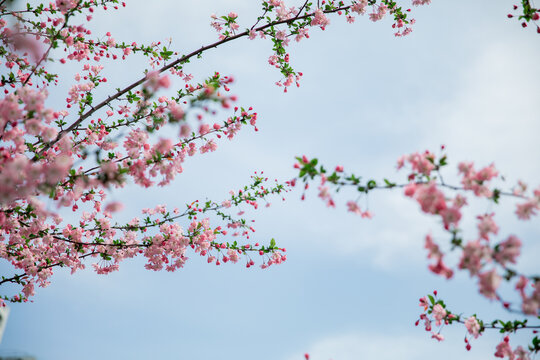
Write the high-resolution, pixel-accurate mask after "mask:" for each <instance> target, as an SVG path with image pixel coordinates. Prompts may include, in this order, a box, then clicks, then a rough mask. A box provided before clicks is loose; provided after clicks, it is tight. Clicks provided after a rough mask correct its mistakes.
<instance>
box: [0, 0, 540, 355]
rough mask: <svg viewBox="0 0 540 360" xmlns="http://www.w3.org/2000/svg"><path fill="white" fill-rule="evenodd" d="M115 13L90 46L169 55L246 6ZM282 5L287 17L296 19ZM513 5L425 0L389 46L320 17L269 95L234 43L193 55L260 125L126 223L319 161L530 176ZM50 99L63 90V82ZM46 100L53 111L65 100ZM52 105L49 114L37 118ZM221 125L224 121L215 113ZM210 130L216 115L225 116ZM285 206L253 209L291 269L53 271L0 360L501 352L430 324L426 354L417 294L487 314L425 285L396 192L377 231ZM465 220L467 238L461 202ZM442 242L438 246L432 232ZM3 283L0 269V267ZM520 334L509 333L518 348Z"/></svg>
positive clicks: (250, 4) (431, 281)
mask: <svg viewBox="0 0 540 360" xmlns="http://www.w3.org/2000/svg"><path fill="white" fill-rule="evenodd" d="M148 4H149V3H148V2H142V1H138V2H132V3H128V7H127V8H125V9H122V10H121V11H119V12H118V13H117V14H116V15H115V16H112V15H113V14H107V15H103V17H100V16H99V14H98V15H96V20H95V22H94V23H93V25H92V26H93V29H95V31H94V32H97V31H99V32H103V33H104V32H106V31H111V32H112V33H113V35H114V37H115V38H116V39H117V40H125V41H132V40H136V41H138V42H150V41H153V40H156V41H157V40H164V39H166V38H169V37H172V39H173V47H175V48H176V49H180V50H181V51H182V52H184V53H187V52H188V51H190V50H192V49H194V48H197V47H200V46H201V45H203V44H207V43H209V42H213V41H215V39H216V37H217V36H216V33H215V32H214V31H213V29H211V27H210V26H209V22H210V17H209V16H210V14H211V13H216V14H224V13H227V12H229V11H236V12H237V13H238V14H239V22H240V23H241V24H242V25H244V26H248V25H250V24H251V23H252V21H253V19H254V18H256V16H257V15H258V11H259V7H260V5H259V4H258V3H257V2H256V1H241V0H235V1H223V2H213V1H208V0H199V1H197V2H196V5H195V3H194V2H190V1H172V0H171V1H159V2H153V3H152V5H151V7H149V6H148ZM293 4H294V3H293V2H291V5H293ZM511 5H512V4H511V3H510V2H507V1H502V0H496V1H494V0H492V1H486V0H479V1H475V2H471V1H464V0H456V1H452V2H442V1H434V3H433V4H432V5H430V6H427V7H422V8H416V9H413V10H414V14H415V18H416V19H417V24H416V25H415V27H414V32H413V33H412V34H411V35H410V36H409V37H407V38H402V39H401V38H395V37H394V36H393V35H392V29H391V27H390V25H391V24H390V23H389V21H383V22H381V23H371V22H370V21H369V19H368V18H367V17H357V20H356V23H355V24H352V25H351V24H346V22H345V20H344V19H343V18H337V17H332V18H331V25H330V26H329V27H328V28H327V30H326V31H324V32H322V31H320V30H316V29H313V30H311V38H310V39H309V40H307V41H303V42H301V43H299V44H296V43H295V44H292V46H291V51H290V52H291V62H292V63H293V64H294V66H295V67H296V69H297V70H299V71H302V72H303V73H304V77H303V79H302V84H301V87H300V88H298V89H296V88H294V89H292V88H291V89H290V91H289V92H288V93H287V94H284V93H283V91H282V89H280V88H278V87H276V86H275V85H274V82H275V81H277V80H279V74H278V73H277V72H276V71H275V69H273V68H271V67H270V66H269V65H268V64H267V58H268V56H269V55H270V54H271V44H270V43H269V42H267V41H263V40H255V41H249V40H240V41H235V42H233V43H231V44H227V45H226V46H224V47H222V48H218V49H214V50H212V51H210V52H208V53H207V54H205V55H204V57H203V59H202V60H199V61H198V62H193V63H192V64H191V65H190V68H189V69H188V71H191V72H192V73H193V75H194V76H196V77H198V78H202V77H204V76H207V75H209V74H212V73H213V72H214V71H216V70H217V71H219V72H221V73H223V74H232V75H234V77H235V79H236V82H235V84H233V86H232V92H233V93H235V94H237V95H238V99H239V100H238V101H239V104H242V105H247V106H253V107H254V108H255V109H256V111H257V112H258V113H259V122H258V126H259V129H260V131H259V132H253V131H252V130H250V129H247V128H246V129H244V130H243V131H242V132H241V133H240V135H239V136H238V138H237V139H235V140H234V141H232V142H222V143H220V147H219V148H218V151H216V152H215V153H212V154H209V155H205V156H202V157H197V158H195V159H190V160H189V161H188V162H186V164H185V166H184V168H185V171H184V173H183V174H182V175H180V176H179V177H178V178H177V180H176V181H175V182H174V183H173V184H172V185H170V186H169V187H167V188H162V189H152V190H148V191H146V190H145V191H144V192H141V190H140V189H139V188H136V187H127V188H125V189H122V190H115V191H114V192H113V193H112V194H111V195H110V198H111V199H118V200H122V201H124V202H125V203H126V205H127V206H126V210H125V211H124V212H123V213H122V214H121V216H122V217H126V218H128V217H133V216H137V215H138V214H139V213H140V209H142V208H145V207H150V206H152V205H155V204H159V203H167V204H169V205H170V206H176V205H178V204H185V203H186V202H191V201H193V200H195V199H205V198H206V197H208V198H211V199H215V200H220V199H224V198H225V197H226V196H227V194H228V191H229V190H230V189H235V188H238V186H239V185H241V184H245V183H247V182H248V181H249V176H250V175H251V174H252V173H253V172H254V171H260V170H264V171H265V173H266V174H268V175H269V176H270V177H272V178H274V177H275V178H278V179H280V180H288V179H290V178H291V177H292V176H294V170H293V169H292V165H293V163H294V156H296V155H301V154H306V155H307V156H309V157H318V158H320V159H321V160H322V161H323V162H324V163H326V164H328V165H329V166H332V165H336V164H342V165H344V166H345V168H346V169H351V170H354V172H355V173H357V174H361V175H365V176H367V177H374V178H381V177H390V178H394V179H402V178H403V176H404V175H403V174H400V173H396V171H395V161H396V159H397V158H398V157H399V156H400V155H402V154H406V153H410V152H414V151H423V150H425V149H432V150H436V149H437V148H438V147H439V146H440V145H441V144H445V145H446V146H447V148H448V155H449V159H450V164H451V166H450V167H449V168H448V170H447V174H448V175H447V176H448V177H449V178H452V175H453V173H454V171H455V170H454V169H455V165H456V164H457V162H459V161H462V160H474V161H475V163H476V164H478V165H479V166H480V165H487V164H489V163H491V162H495V164H496V166H497V168H498V169H499V170H500V171H501V173H503V174H504V175H505V177H506V178H507V182H506V184H507V186H508V187H510V186H512V185H513V184H514V183H515V181H516V180H517V179H523V180H525V181H526V182H529V183H531V185H533V186H535V185H537V183H535V181H537V179H538V178H540V176H539V175H540V162H538V159H537V154H538V153H539V150H540V142H538V140H537V136H538V134H539V133H540V122H539V121H538V120H539V111H538V99H539V98H540V83H539V82H538V79H540V68H539V67H538V66H537V64H538V59H539V58H540V48H539V47H538V44H539V41H540V37H539V36H538V35H537V34H536V33H535V32H534V31H533V30H532V29H527V30H522V29H521V27H520V26H519V24H518V23H517V22H516V21H509V20H507V19H506V14H507V13H508V11H509V10H510V7H511ZM143 69H144V63H142V62H139V63H137V62H134V63H133V65H132V66H130V67H126V66H124V67H117V68H114V67H111V68H110V69H108V70H107V71H109V73H108V74H107V73H106V75H107V77H108V78H109V80H110V83H111V86H113V87H117V86H119V87H121V86H123V85H127V84H129V83H130V81H132V80H134V79H138V78H139V77H140V74H141V73H142V70H143ZM60 89H62V87H60ZM64 97H65V95H64V94H63V93H62V91H60V90H59V91H58V92H56V93H52V91H51V99H52V101H55V100H54V99H55V98H56V99H57V100H56V101H59V100H58V99H62V98H64ZM52 106H54V103H52ZM218 116H222V117H226V116H227V115H226V114H225V113H220V114H219V115H218ZM221 119H222V118H220V119H219V120H221ZM299 197H300V193H299V192H297V191H294V192H291V193H289V194H288V195H287V199H286V201H284V202H282V201H280V200H278V199H276V200H275V201H273V203H272V206H271V207H270V208H268V209H261V210H259V211H257V212H256V213H253V217H254V218H255V219H256V227H257V233H256V234H257V236H258V237H260V239H261V240H260V241H261V242H265V241H268V239H270V238H272V237H274V238H276V240H277V242H278V244H280V245H282V246H284V247H286V248H287V254H288V260H287V262H286V263H284V264H283V265H280V266H275V267H271V268H270V269H267V270H261V269H258V268H255V269H245V268H244V267H243V266H242V265H236V266H234V265H230V264H228V265H227V266H222V267H219V268H216V267H215V266H213V265H207V264H206V262H205V261H203V259H202V258H199V257H198V256H193V257H192V259H191V260H190V261H189V262H188V264H187V265H186V267H185V268H184V269H181V270H179V271H177V272H175V273H165V272H157V273H154V272H150V271H146V270H144V268H143V264H144V262H143V261H142V259H136V260H130V261H126V262H124V263H123V264H122V265H121V269H120V271H119V272H117V273H113V274H111V275H109V276H98V275H96V274H95V273H93V272H92V271H91V270H90V269H88V270H86V271H81V272H79V273H76V274H75V275H69V273H68V272H67V271H63V270H59V271H57V272H56V273H55V275H54V277H53V279H52V284H51V285H50V286H49V287H47V288H45V289H37V295H36V296H35V297H34V302H33V303H30V304H23V305H13V306H12V311H11V314H10V319H9V322H8V325H7V328H6V332H5V335H4V339H3V342H2V344H1V345H0V353H2V351H3V352H6V353H7V352H11V351H21V352H25V353H28V354H31V355H33V356H35V357H36V358H37V359H39V360H52V359H55V360H64V359H65V360H68V359H69V360H71V359H77V360H79V359H80V360H86V359H95V358H103V359H113V358H129V359H149V358H166V359H215V358H224V359H238V360H243V359H246V360H247V359H253V358H256V359H258V360H266V359H268V360H269V359H279V360H292V359H301V358H302V354H303V353H304V352H310V353H311V354H312V358H313V359H317V360H318V359H321V360H323V359H330V358H332V359H334V360H348V359H362V358H376V359H394V358H399V359H431V358H433V356H434V355H436V356H437V357H438V358H439V359H456V358H462V359H478V358H488V357H489V356H491V355H492V354H493V352H494V347H495V345H496V344H497V343H498V342H499V341H500V335H499V334H486V335H485V336H482V337H481V338H480V339H479V340H477V341H474V342H473V344H472V345H473V350H472V351H471V352H469V353H467V352H466V351H465V349H464V346H463V345H464V343H463V337H464V335H465V331H464V329H463V328H461V327H454V328H450V327H447V328H444V329H443V334H444V335H445V337H446V340H445V341H444V342H442V343H436V342H435V341H434V340H432V339H430V338H429V334H428V333H426V332H424V331H423V330H422V329H420V328H415V327H414V325H413V323H414V321H415V320H416V318H417V316H418V314H419V310H420V308H419V307H418V305H417V300H418V298H419V297H421V296H423V295H424V294H425V293H427V292H430V291H432V290H433V289H438V290H439V293H440V294H441V295H442V297H443V298H444V299H445V300H447V303H448V304H449V306H450V307H451V308H452V309H455V310H456V311H461V312H463V313H466V314H470V313H472V312H477V313H478V314H479V316H480V317H482V316H483V317H485V318H492V317H495V316H498V315H501V314H502V316H505V315H504V313H501V311H500V310H499V308H498V306H497V305H496V304H491V303H490V302H489V301H487V300H485V299H483V298H481V297H480V295H478V293H477V291H476V285H475V284H474V283H472V282H471V281H470V279H469V278H468V276H467V275H466V274H459V275H458V276H456V278H455V279H453V280H451V281H445V280H443V279H441V278H438V277H435V276H433V275H431V274H429V273H428V271H427V261H426V259H425V252H424V249H423V236H424V235H425V234H426V233H427V232H429V231H433V233H434V234H435V236H437V234H439V235H441V233H438V229H439V228H440V225H439V224H438V223H437V222H436V221H435V220H434V219H432V218H429V217H427V216H423V215H421V214H420V212H419V209H418V206H417V204H415V203H414V202H412V201H410V200H408V199H404V197H403V196H402V194H401V193H400V192H399V191H392V192H387V193H376V194H373V196H370V198H369V206H370V210H371V211H372V212H373V213H374V214H375V218H374V219H373V220H370V221H366V220H363V219H360V218H359V217H358V216H354V215H352V214H349V213H346V209H345V205H344V203H345V201H346V200H347V199H350V198H355V197H356V195H355V194H341V195H340V196H339V197H338V200H339V201H338V208H337V209H334V210H333V209H328V208H326V207H325V206H324V204H323V203H322V202H320V201H319V200H318V199H317V198H316V193H315V192H311V193H309V194H308V199H307V200H306V201H305V202H301V201H300V200H299ZM472 209H473V210H474V211H470V212H469V213H468V214H467V215H468V217H466V218H464V220H463V224H464V226H465V229H469V230H470V231H469V234H471V235H470V236H471V237H474V236H475V232H474V226H475V223H474V214H476V213H477V212H478V211H480V212H481V211H486V205H485V204H484V203H478V204H473V207H472ZM512 209H513V208H512V202H510V201H505V202H504V203H503V204H502V206H501V207H500V209H499V210H498V211H500V214H498V218H497V219H498V220H499V221H500V223H501V233H500V235H501V236H505V235H508V234H510V233H514V234H516V235H518V236H520V237H521V238H523V240H524V242H525V246H526V248H525V251H524V255H523V256H522V258H521V262H520V264H519V267H520V269H523V271H527V272H530V273H535V272H537V271H538V264H537V260H536V259H537V258H538V254H539V253H540V252H539V251H540V246H539V244H538V242H537V241H535V240H536V239H538V236H539V235H540V231H539V230H538V220H533V221H532V222H530V223H525V224H524V223H522V222H518V221H517V220H514V217H513V215H512V211H513V210H512ZM439 239H441V240H444V239H445V237H444V236H442V237H440V238H439ZM0 269H1V271H2V273H8V271H9V270H10V269H9V267H8V265H7V264H6V263H1V264H0ZM516 339H518V338H516Z"/></svg>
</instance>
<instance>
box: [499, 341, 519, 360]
mask: <svg viewBox="0 0 540 360" xmlns="http://www.w3.org/2000/svg"><path fill="white" fill-rule="evenodd" d="M496 350H497V351H496V352H495V357H498V358H504V357H508V359H509V360H514V359H515V355H514V353H513V352H512V348H511V347H510V344H509V338H508V336H506V337H505V338H504V340H503V341H501V342H500V343H499V344H498V345H497V348H496Z"/></svg>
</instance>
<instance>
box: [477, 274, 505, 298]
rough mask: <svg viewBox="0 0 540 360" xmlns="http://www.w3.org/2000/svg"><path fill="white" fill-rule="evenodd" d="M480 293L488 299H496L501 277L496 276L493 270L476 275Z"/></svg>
mask: <svg viewBox="0 0 540 360" xmlns="http://www.w3.org/2000/svg"><path fill="white" fill-rule="evenodd" d="M478 279H479V283H478V285H479V287H480V293H481V294H482V295H484V296H485V297H487V298H488V299H496V298H497V293H496V290H497V288H498V287H499V285H500V284H501V280H502V277H501V276H500V275H499V274H497V272H496V271H495V269H493V270H491V271H488V272H484V273H480V274H479V275H478Z"/></svg>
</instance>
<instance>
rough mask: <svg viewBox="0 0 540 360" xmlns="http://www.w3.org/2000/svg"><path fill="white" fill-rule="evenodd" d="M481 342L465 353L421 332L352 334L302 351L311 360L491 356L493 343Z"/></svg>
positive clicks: (298, 356)
mask: <svg viewBox="0 0 540 360" xmlns="http://www.w3.org/2000/svg"><path fill="white" fill-rule="evenodd" d="M416 330H418V329H416ZM460 339H461V337H460ZM482 340H483V339H479V340H478V341H475V342H473V344H472V346H473V349H472V350H471V351H470V352H467V351H466V350H465V348H464V346H462V342H455V341H447V340H445V341H443V342H440V343H438V342H437V341H435V340H434V339H431V338H430V335H429V334H428V333H424V332H421V331H420V330H419V331H418V334H417V335H404V334H393V333H391V332H387V333H375V332H353V333H345V334H340V335H335V336H330V337H327V338H324V339H321V340H319V341H317V342H316V343H314V344H313V345H311V346H309V347H308V349H307V350H306V351H305V352H307V353H309V354H310V359H311V360H329V359H332V360H359V359H376V360H395V359H399V360H422V359H433V358H437V359H438V360H454V359H478V358H480V357H481V355H483V358H490V357H492V354H493V352H494V350H493V351H492V349H491V346H492V345H493V344H488V343H487V341H482ZM305 352H302V353H301V352H298V353H295V354H291V355H290V356H288V357H285V359H286V360H303V359H304V356H303V354H304V353H305Z"/></svg>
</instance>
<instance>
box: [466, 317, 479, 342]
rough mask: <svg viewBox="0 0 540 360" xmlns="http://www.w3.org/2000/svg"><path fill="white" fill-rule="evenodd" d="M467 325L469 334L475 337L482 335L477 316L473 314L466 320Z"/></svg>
mask: <svg viewBox="0 0 540 360" xmlns="http://www.w3.org/2000/svg"><path fill="white" fill-rule="evenodd" d="M465 327H466V328H467V331H468V332H469V334H471V335H472V336H473V337H474V338H475V339H476V338H478V336H480V324H479V323H478V320H476V317H474V316H471V317H469V318H468V319H467V320H465Z"/></svg>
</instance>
